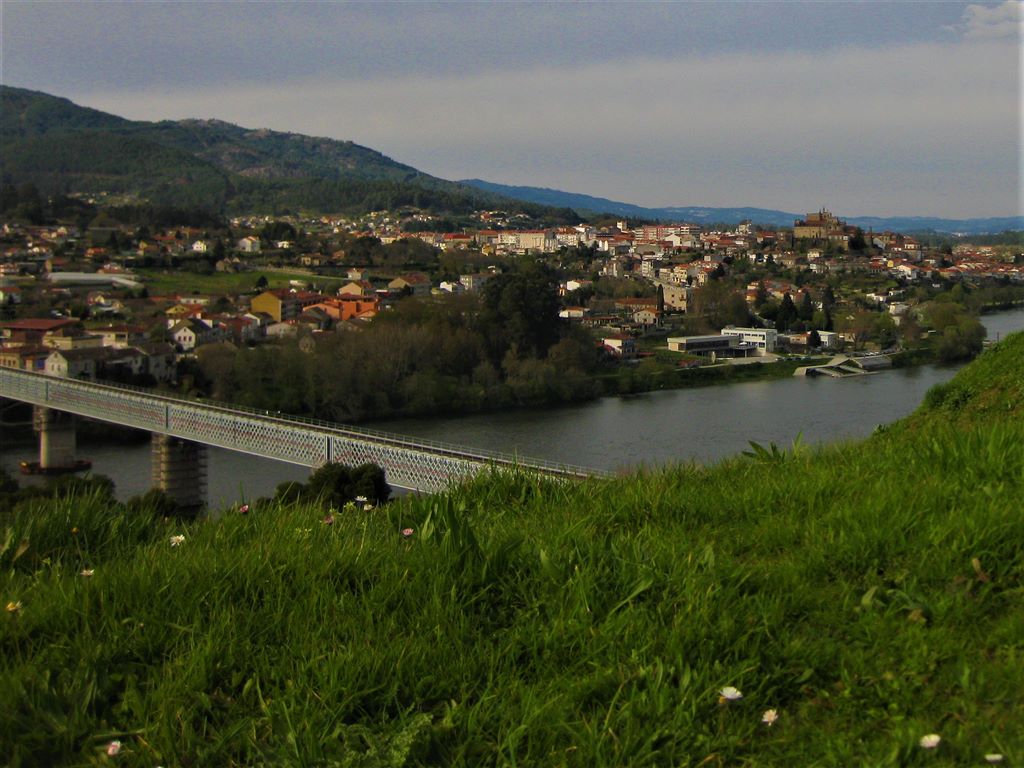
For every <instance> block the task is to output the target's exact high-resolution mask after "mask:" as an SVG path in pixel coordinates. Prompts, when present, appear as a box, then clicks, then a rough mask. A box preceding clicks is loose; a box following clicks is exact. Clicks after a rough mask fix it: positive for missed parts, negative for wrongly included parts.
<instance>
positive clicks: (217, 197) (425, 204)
mask: <svg viewBox="0 0 1024 768" xmlns="http://www.w3.org/2000/svg"><path fill="white" fill-rule="evenodd" d="M0 161H2V165H0V181H2V182H3V183H5V184H14V185H20V184H27V183H31V184H35V185H36V186H38V187H39V188H40V189H41V190H43V191H44V192H47V193H55V192H61V193H68V192H84V193H99V192H106V193H116V194H122V195H130V196H135V197H138V198H140V199H145V200H148V201H150V202H152V203H154V204H158V205H176V206H192V205H203V206H205V207H207V208H209V209H211V210H216V211H236V212H268V213H280V212H282V211H286V210H297V209H303V210H307V211H322V212H331V213H333V212H366V211H371V210H382V209H396V208H399V207H402V206H406V205H411V206H416V207H420V208H423V209H429V210H434V211H437V212H445V213H469V212H471V211H473V210H477V209H482V208H501V207H504V208H509V209H511V210H517V211H524V212H526V213H528V214H530V215H531V216H536V217H539V218H544V217H550V218H552V220H558V221H569V220H572V221H575V220H576V216H575V214H573V213H572V212H571V211H565V210H556V209H555V208H550V207H547V206H543V205H536V204H532V203H528V202H526V203H524V202H520V201H515V200H512V199H510V198H507V197H502V196H500V195H496V194H493V193H490V192H487V191H484V190H480V189H477V188H475V187H471V186H469V185H465V184H458V183H455V182H452V181H446V180H444V179H439V178H437V177H434V176H430V175H429V174H426V173H423V172H421V171H418V170H416V169H415V168H413V167H411V166H408V165H404V164H402V163H399V162H396V161H394V160H392V159H391V158H389V157H386V156H385V155H383V154H381V153H380V152H378V151H376V150H373V149H370V148H369V147H363V146H360V145H358V144H355V143H353V142H351V141H338V140H334V139H327V138H319V137H313V136H303V135H301V134H294V133H283V132H280V131H271V130H267V129H249V128H243V127H240V126H237V125H232V124H230V123H226V122H224V121H221V120H177V121H171V120H164V121H160V122H146V121H142V120H126V119H124V118H121V117H117V116H116V115H109V114H106V113H104V112H100V111H98V110H95V109H89V108H87V107H79V106H78V105H76V104H73V103H72V102H70V101H68V100H67V99H62V98H58V97H55V96H51V95H49V94H45V93H40V92H37V91H29V90H25V89H22V88H12V87H10V86H0Z"/></svg>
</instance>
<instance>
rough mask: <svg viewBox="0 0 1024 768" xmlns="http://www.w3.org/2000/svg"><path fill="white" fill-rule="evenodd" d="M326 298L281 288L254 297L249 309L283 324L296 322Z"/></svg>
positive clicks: (317, 294)
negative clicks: (306, 310) (305, 312)
mask: <svg viewBox="0 0 1024 768" xmlns="http://www.w3.org/2000/svg"><path fill="white" fill-rule="evenodd" d="M324 298H325V297H324V296H322V295H321V294H319V293H310V292H308V291H291V290H287V289H284V288H279V289H277V290H274V291H264V292H263V293H261V294H260V295H259V296H255V297H253V300H252V301H251V302H250V304H249V308H250V309H251V310H252V311H253V312H264V313H266V314H268V315H270V317H272V318H273V319H274V320H276V321H277V322H282V321H285V320H294V319H295V318H297V317H298V316H299V315H300V314H301V313H302V310H304V309H305V308H306V307H309V306H312V305H313V304H318V303H319V302H321V301H323V300H324Z"/></svg>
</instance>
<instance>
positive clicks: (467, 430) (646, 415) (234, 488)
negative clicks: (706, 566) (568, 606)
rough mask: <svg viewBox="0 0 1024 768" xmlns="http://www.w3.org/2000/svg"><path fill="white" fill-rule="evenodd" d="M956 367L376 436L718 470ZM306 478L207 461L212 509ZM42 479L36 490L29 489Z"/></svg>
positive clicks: (714, 390) (896, 400) (490, 418)
mask: <svg viewBox="0 0 1024 768" xmlns="http://www.w3.org/2000/svg"><path fill="white" fill-rule="evenodd" d="M982 321H983V322H984V324H985V328H986V330H987V332H988V336H989V338H991V339H999V338H1001V337H1002V336H1005V335H1006V334H1008V333H1012V332H1014V331H1019V330H1024V309H1014V310H1011V311H1008V312H999V313H995V314H991V315H985V316H983V317H982ZM956 370H957V368H956V367H955V366H937V365H925V366H920V367H916V368H905V369H899V370H891V371H885V372H883V373H877V374H871V375H866V376H855V377H850V378H844V379H832V378H827V377H817V378H798V377H793V378H787V379H776V380H772V381H754V382H744V383H739V384H730V385H725V386H710V387H702V388H697V389H676V390H666V391H660V392H651V393H647V394H643V395H636V396H631V397H606V398H601V399H600V400H596V401H593V402H590V403H585V404H582V405H574V406H565V407H558V408H538V409H524V410H517V411H508V412H502V413H488V414H476V415H472V416H465V417H461V418H455V419H451V418H449V419H401V420H392V421H387V422H381V423H376V424H374V425H373V426H374V428H375V429H382V430H386V431H389V432H397V433H400V434H405V435H410V436H414V437H423V438H429V439H433V440H441V441H444V442H447V443H454V444H457V445H465V446H469V447H474V448H482V449H485V450H496V451H510V452H516V453H518V454H519V455H521V456H524V457H532V458H539V459H547V460H550V461H559V462H564V463H569V464H578V465H582V466H588V467H594V468H597V469H606V470H617V469H622V468H625V467H634V466H640V465H646V466H656V465H662V464H665V463H670V462H685V461H697V462H701V463H707V462H714V461H716V460H719V459H721V458H723V457H725V456H729V455H733V454H736V453H738V452H740V451H742V450H744V449H746V448H748V447H749V443H750V442H751V441H753V442H757V443H760V444H762V445H767V444H768V443H776V444H777V445H781V446H789V445H790V444H792V442H793V441H794V440H795V439H796V438H797V436H801V437H802V439H803V440H804V441H805V442H807V443H820V442H826V441H836V440H848V439H856V438H861V437H865V436H867V435H869V434H870V433H871V432H872V431H873V430H874V429H875V428H876V427H877V426H878V425H880V424H887V423H889V422H892V421H895V420H896V419H899V418H902V417H903V416H906V415H907V414H909V413H910V412H911V411H913V410H914V409H915V408H916V407H917V406H918V405H919V404H920V402H921V400H922V398H923V397H924V394H925V392H927V391H928V389H930V388H931V387H932V386H934V385H935V384H940V383H942V382H944V381H947V380H948V379H950V378H951V377H952V376H953V374H954V373H955V372H956ZM34 452H35V446H34V444H33V443H31V442H24V443H21V444H15V445H4V446H2V447H0V466H2V467H3V468H4V469H5V470H7V471H8V472H9V473H11V474H16V473H17V465H18V462H19V461H21V460H22V459H26V458H30V457H32V455H33V453H34ZM79 454H80V455H81V456H83V457H88V458H89V459H91V460H92V462H93V471H94V472H97V473H99V474H103V475H107V476H108V477H110V478H112V479H113V480H114V482H115V483H116V487H117V496H118V498H120V499H127V498H130V497H131V496H135V495H137V494H141V493H144V492H145V491H146V490H148V488H149V476H150V454H149V444H148V443H141V444H133V445H128V446H114V445H93V444H90V445H85V446H82V447H81V448H80V450H79ZM308 475H309V472H308V470H306V469H305V468H303V467H297V466H293V465H289V464H284V463H281V462H277V461H271V460H269V459H259V458H256V457H252V456H248V455H246V454H241V453H235V452H232V451H225V450H220V449H211V450H210V454H209V501H210V505H211V506H212V507H220V506H224V505H228V504H232V503H235V502H237V501H238V500H240V499H250V498H254V497H259V496H269V495H271V494H272V493H273V491H274V488H275V487H276V486H277V485H278V484H279V483H282V482H285V481H288V480H298V481H303V480H305V479H306V478H307V477H308ZM34 479H35V478H31V480H34Z"/></svg>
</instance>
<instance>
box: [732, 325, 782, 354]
mask: <svg viewBox="0 0 1024 768" xmlns="http://www.w3.org/2000/svg"><path fill="white" fill-rule="evenodd" d="M722 335H723V336H736V337H738V338H739V340H740V341H743V342H746V343H747V344H750V345H752V346H754V347H756V348H757V350H758V352H757V353H758V354H759V355H764V354H766V353H768V352H774V351H775V347H776V345H777V344H778V338H779V334H778V331H776V330H775V329H774V328H736V327H734V326H731V325H729V326H726V327H725V328H723V329H722Z"/></svg>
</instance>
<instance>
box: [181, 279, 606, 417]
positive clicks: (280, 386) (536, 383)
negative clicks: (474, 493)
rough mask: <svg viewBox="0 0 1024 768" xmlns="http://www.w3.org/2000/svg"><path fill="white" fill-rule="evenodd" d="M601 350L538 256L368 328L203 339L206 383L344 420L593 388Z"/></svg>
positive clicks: (219, 395) (227, 393) (571, 394)
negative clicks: (314, 335) (245, 341)
mask: <svg viewBox="0 0 1024 768" xmlns="http://www.w3.org/2000/svg"><path fill="white" fill-rule="evenodd" d="M596 365H597V351H596V349H595V347H594V344H593V342H592V341H591V340H590V338H589V336H588V335H587V334H585V333H580V332H574V331H571V330H570V329H569V328H568V327H566V326H563V325H562V324H561V322H560V320H559V318H558V297H557V282H556V278H555V275H554V273H553V272H552V271H551V270H550V269H548V268H546V267H544V266H542V265H540V264H535V263H529V262H527V263H525V264H524V265H523V266H522V267H521V268H520V269H519V270H518V271H516V272H514V273H511V274H509V275H504V276H502V277H501V278H498V279H495V280H494V281H492V283H491V284H489V285H488V286H487V290H486V291H485V292H484V293H483V294H482V295H474V294H464V295H459V296H451V297H445V298H442V299H417V298H408V299H404V300H403V301H401V302H399V303H398V304H397V305H396V306H395V308H394V309H393V310H391V311H388V312H384V313H381V314H380V315H378V317H377V318H376V319H375V320H374V322H373V324H372V325H371V326H370V327H368V328H366V329H365V330H362V331H359V332H345V331H341V332H338V333H332V334H325V335H324V336H322V337H321V338H319V339H318V340H317V341H316V343H315V345H312V347H311V346H310V345H308V344H303V343H302V342H301V339H295V340H289V341H284V342H281V343H277V344H268V345H263V346H258V347H254V348H251V349H249V348H242V349H238V350H236V349H234V348H232V347H227V346H212V347H205V348H201V349H200V350H199V370H198V371H197V372H196V374H197V378H196V384H197V386H198V387H199V389H200V390H201V391H204V392H206V393H207V394H208V395H210V396H212V397H214V398H216V399H221V400H228V401H232V402H238V403H241V404H243V405H248V406H252V407H255V408H259V409H263V410H272V411H282V412H286V413H296V414H310V415H315V416H317V417H319V418H325V419H329V420H332V421H359V420H364V419H369V418H380V417H385V416H395V415H429V414H435V413H453V412H469V411H478V410H488V409H492V408H498V407H503V406H509V405H517V404H541V403H551V402H568V401H573V400H579V399H586V398H590V397H593V396H594V395H595V394H597V385H596V384H595V383H594V381H593V379H592V378H591V377H590V376H589V374H590V373H592V372H593V370H594V368H595V366H596Z"/></svg>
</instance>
